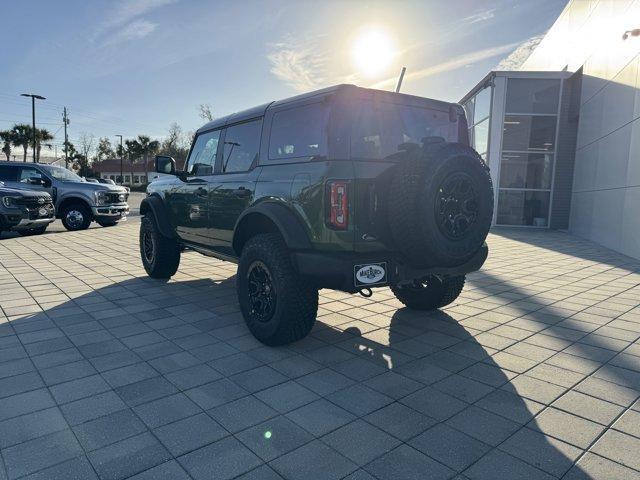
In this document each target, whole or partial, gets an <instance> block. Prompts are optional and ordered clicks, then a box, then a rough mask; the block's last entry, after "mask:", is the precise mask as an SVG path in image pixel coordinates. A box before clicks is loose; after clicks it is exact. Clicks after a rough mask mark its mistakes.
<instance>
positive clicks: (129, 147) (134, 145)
mask: <svg viewBox="0 0 640 480" xmlns="http://www.w3.org/2000/svg"><path fill="white" fill-rule="evenodd" d="M124 143H125V145H126V147H125V148H124V150H125V151H124V152H123V153H125V154H126V157H127V158H128V160H129V168H130V169H131V178H130V180H131V186H133V162H134V161H135V159H136V158H140V155H142V151H141V149H140V144H139V143H138V141H137V140H125V141H124ZM118 148H119V146H118ZM120 181H121V182H122V183H124V178H121V179H120Z"/></svg>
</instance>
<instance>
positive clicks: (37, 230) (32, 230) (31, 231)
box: [18, 225, 49, 237]
mask: <svg viewBox="0 0 640 480" xmlns="http://www.w3.org/2000/svg"><path fill="white" fill-rule="evenodd" d="M48 226H49V225H43V226H42V227H38V228H30V229H29V230H18V234H19V235H21V236H23V237H30V236H31V235H42V234H43V233H44V232H45V231H46V230H47V227H48Z"/></svg>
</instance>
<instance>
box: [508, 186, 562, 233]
mask: <svg viewBox="0 0 640 480" xmlns="http://www.w3.org/2000/svg"><path fill="white" fill-rule="evenodd" d="M550 196H551V192H532V191H526V190H525V191H518V190H500V194H499V197H498V219H497V223H498V224H499V225H525V226H530V227H546V226H547V224H548V220H549V198H550Z"/></svg>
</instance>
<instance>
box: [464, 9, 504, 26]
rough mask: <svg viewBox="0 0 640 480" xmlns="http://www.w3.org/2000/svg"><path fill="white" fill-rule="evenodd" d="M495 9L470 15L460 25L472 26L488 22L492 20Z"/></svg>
mask: <svg viewBox="0 0 640 480" xmlns="http://www.w3.org/2000/svg"><path fill="white" fill-rule="evenodd" d="M495 11H496V9H495V8H491V9H489V10H482V11H479V12H476V13H474V14H473V15H469V16H468V17H465V18H463V19H462V20H461V22H460V23H462V24H463V25H472V24H474V23H479V22H486V21H487V20H491V19H492V18H493V17H494V16H495V14H494V12H495Z"/></svg>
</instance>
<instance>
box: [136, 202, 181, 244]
mask: <svg viewBox="0 0 640 480" xmlns="http://www.w3.org/2000/svg"><path fill="white" fill-rule="evenodd" d="M148 213H151V214H152V215H153V218H154V219H155V222H156V226H157V227H158V230H160V233H161V234H162V235H163V236H165V237H168V238H176V233H175V230H174V229H173V227H172V226H171V223H170V222H169V216H168V215H167V207H166V206H165V204H164V202H163V201H162V199H161V198H160V197H159V196H158V195H151V196H149V197H147V198H145V199H144V200H142V202H141V203H140V215H141V216H144V215H147V214H148Z"/></svg>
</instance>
